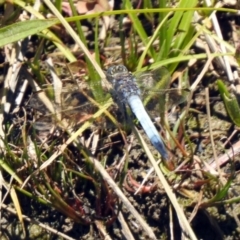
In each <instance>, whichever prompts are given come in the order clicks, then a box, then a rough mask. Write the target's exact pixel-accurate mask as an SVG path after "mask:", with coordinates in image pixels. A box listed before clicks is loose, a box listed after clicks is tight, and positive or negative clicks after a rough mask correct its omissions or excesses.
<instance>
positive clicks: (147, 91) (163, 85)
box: [135, 67, 189, 115]
mask: <svg viewBox="0 0 240 240" xmlns="http://www.w3.org/2000/svg"><path fill="white" fill-rule="evenodd" d="M135 76H136V81H137V83H138V86H139V88H140V90H141V93H142V99H143V102H144V105H145V106H146V109H147V110H148V111H151V112H152V111H157V112H158V115H159V112H160V113H161V112H164V110H165V109H164V107H165V105H166V103H168V106H171V105H172V104H180V103H182V102H184V101H186V97H187V95H188V93H189V90H188V89H187V86H186V85H187V84H185V83H184V85H183V86H181V88H170V85H171V75H170V73H169V71H168V70H167V68H165V67H160V68H157V69H154V70H152V71H145V72H138V73H136V74H135Z"/></svg>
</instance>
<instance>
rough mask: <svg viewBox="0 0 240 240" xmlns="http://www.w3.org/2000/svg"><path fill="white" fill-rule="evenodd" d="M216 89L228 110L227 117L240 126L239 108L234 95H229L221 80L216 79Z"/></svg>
mask: <svg viewBox="0 0 240 240" xmlns="http://www.w3.org/2000/svg"><path fill="white" fill-rule="evenodd" d="M217 84H218V90H219V92H220V95H221V97H222V99H223V102H224V105H225V107H226V110H227V112H228V115H229V117H230V118H231V120H232V121H233V122H234V124H236V125H237V126H240V108H239V104H238V101H237V98H236V97H235V96H231V95H230V93H229V92H228V90H227V88H226V86H225V85H224V83H223V82H222V81H221V80H218V81H217Z"/></svg>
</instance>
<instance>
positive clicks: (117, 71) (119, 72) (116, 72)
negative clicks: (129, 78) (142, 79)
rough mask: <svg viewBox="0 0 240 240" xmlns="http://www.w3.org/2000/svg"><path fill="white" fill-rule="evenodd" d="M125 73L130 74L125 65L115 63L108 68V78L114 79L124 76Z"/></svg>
mask: <svg viewBox="0 0 240 240" xmlns="http://www.w3.org/2000/svg"><path fill="white" fill-rule="evenodd" d="M125 74H129V72H128V69H127V68H126V67H125V66H124V65H114V66H111V67H109V68H108V69H107V79H108V80H114V79H117V78H119V77H122V76H123V75H125Z"/></svg>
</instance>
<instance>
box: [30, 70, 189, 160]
mask: <svg viewBox="0 0 240 240" xmlns="http://www.w3.org/2000/svg"><path fill="white" fill-rule="evenodd" d="M106 79H107V81H108V82H109V83H110V85H111V89H110V93H111V95H112V98H113V100H114V102H115V103H116V105H117V106H118V108H119V110H120V111H121V112H122V114H123V116H125V118H126V119H127V118H128V117H127V115H128V113H127V108H130V110H131V111H132V113H133V114H134V115H135V117H136V118H137V120H138V121H139V122H140V124H141V126H142V128H143V130H144V131H145V133H146V135H147V136H148V138H149V140H150V142H151V143H152V145H153V146H154V147H155V148H156V150H157V151H158V152H159V153H160V154H161V156H162V158H163V159H164V160H167V159H168V158H169V156H168V151H167V149H166V147H165V144H164V142H163V140H162V138H161V137H160V135H159V133H158V131H157V129H156V127H155V125H154V123H153V121H152V120H151V118H150V116H149V114H148V112H151V113H152V114H156V115H159V113H160V112H161V111H162V112H165V110H164V106H165V103H166V96H167V95H166V94H167V93H168V94H169V95H170V96H169V98H171V99H173V101H177V102H178V103H181V102H183V101H184V100H185V99H186V96H184V94H183V93H182V91H179V89H169V85H170V81H171V76H170V73H169V72H168V70H167V68H165V67H160V68H157V69H155V70H151V71H145V72H139V73H137V74H136V75H133V74H132V73H131V72H129V71H128V69H127V68H126V67H125V66H124V65H114V66H110V67H109V68H108V69H107V71H106ZM80 92H81V91H79V89H78V88H75V89H73V87H71V90H70V89H69V88H68V90H67V92H66V93H65V94H63V95H65V96H64V97H63V98H65V100H63V102H64V104H63V106H61V108H62V111H63V112H66V115H68V116H70V113H71V112H74V113H77V112H78V113H79V112H81V114H84V113H89V112H94V111H96V106H95V107H94V106H93V104H90V103H89V101H88V99H86V98H85V99H84V96H83V95H81V94H80ZM69 96H70V97H69ZM66 99H67V100H66ZM73 99H74V100H73ZM76 99H77V100H76ZM70 100H71V101H72V102H75V103H74V104H73V103H72V102H71V101H70ZM83 101H84V102H87V103H85V104H83ZM32 105H34V106H36V105H37V104H36V102H34V101H33V104H32ZM73 105H74V106H73ZM159 105H161V108H158V109H157V110H156V108H157V106H159ZM70 106H71V107H70ZM145 106H146V107H147V109H148V111H146V110H145ZM68 107H70V108H69V109H68ZM90 109H91V110H90ZM152 110H154V111H152ZM156 112H158V113H156ZM86 115H87V114H86ZM82 118H83V117H82ZM126 122H128V120H126ZM39 123H42V122H41V121H40V122H39Z"/></svg>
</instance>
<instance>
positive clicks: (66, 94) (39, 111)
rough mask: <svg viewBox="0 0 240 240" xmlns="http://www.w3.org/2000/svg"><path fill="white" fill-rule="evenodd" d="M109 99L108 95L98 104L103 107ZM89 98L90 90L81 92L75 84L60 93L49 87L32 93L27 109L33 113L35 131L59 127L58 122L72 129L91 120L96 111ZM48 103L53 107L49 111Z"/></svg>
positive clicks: (91, 96) (96, 108)
mask: <svg viewBox="0 0 240 240" xmlns="http://www.w3.org/2000/svg"><path fill="white" fill-rule="evenodd" d="M84 93H85V94H84ZM42 94H43V95H44V96H43V97H42ZM86 95H87V96H86ZM56 96H57V97H56ZM109 97H110V95H108V96H106V98H105V99H102V100H101V102H99V104H101V105H103V104H104V103H105V102H106V101H107V99H109ZM89 98H93V94H92V93H91V91H90V89H84V92H83V91H81V90H80V89H79V87H78V86H77V84H69V85H68V86H65V87H64V88H62V89H61V92H60V93H59V92H58V90H56V89H54V88H53V87H52V86H49V87H47V88H44V89H43V90H42V91H41V92H37V93H34V94H33V95H32V97H31V99H30V101H29V104H28V107H29V108H31V109H33V111H34V118H35V124H34V125H35V127H36V128H37V130H41V129H45V130H46V129H51V128H52V127H53V126H54V125H56V124H57V125H59V122H62V123H63V122H64V125H65V127H73V126H76V125H79V124H81V123H83V122H84V121H86V120H88V119H89V118H91V116H92V115H93V114H94V113H95V112H96V111H97V110H98V107H97V106H96V105H94V104H93V103H91V102H90V101H89ZM46 99H47V100H46ZM50 103H51V104H52V106H53V107H52V108H50V109H49V105H50Z"/></svg>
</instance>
